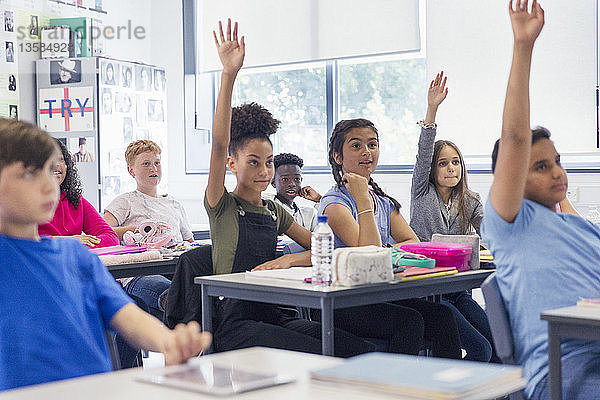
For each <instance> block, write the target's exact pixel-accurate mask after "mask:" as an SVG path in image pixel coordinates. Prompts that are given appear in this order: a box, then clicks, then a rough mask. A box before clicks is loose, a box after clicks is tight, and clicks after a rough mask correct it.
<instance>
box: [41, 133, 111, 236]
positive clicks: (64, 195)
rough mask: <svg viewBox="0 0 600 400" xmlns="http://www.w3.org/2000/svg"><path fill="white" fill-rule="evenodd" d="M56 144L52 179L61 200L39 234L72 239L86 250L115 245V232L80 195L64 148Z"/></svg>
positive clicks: (58, 143) (79, 189)
mask: <svg viewBox="0 0 600 400" xmlns="http://www.w3.org/2000/svg"><path fill="white" fill-rule="evenodd" d="M56 143H57V145H58V146H59V147H60V153H61V154H60V155H59V158H58V162H57V163H56V167H55V170H54V176H55V177H56V180H57V182H58V185H59V186H60V199H59V201H58V207H56V211H55V212H54V217H53V218H52V220H51V221H48V222H46V223H44V224H41V225H40V226H39V227H38V233H39V234H40V235H42V236H69V237H73V238H75V239H77V240H79V241H80V242H81V243H83V244H85V245H86V246H89V247H106V246H114V245H118V244H119V238H118V237H117V234H116V233H115V231H114V230H113V229H112V228H111V227H110V225H108V224H107V223H106V221H105V220H104V218H102V217H101V216H100V214H98V211H96V209H95V208H94V206H92V205H91V204H90V203H89V202H88V201H87V200H86V199H84V198H83V196H82V195H81V191H82V190H81V181H80V180H79V176H78V174H77V168H75V165H74V164H73V159H72V158H71V154H70V153H69V150H68V149H67V146H65V145H64V143H62V142H61V141H60V140H56Z"/></svg>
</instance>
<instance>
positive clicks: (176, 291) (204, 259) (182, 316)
mask: <svg viewBox="0 0 600 400" xmlns="http://www.w3.org/2000/svg"><path fill="white" fill-rule="evenodd" d="M212 274H213V265H212V246H202V247H198V248H197V249H193V250H190V251H187V252H185V253H183V254H182V255H181V256H180V257H179V260H178V261H177V266H176V267H175V274H174V275H173V280H172V281H171V287H170V288H169V295H168V296H167V306H166V307H165V318H164V322H165V325H167V326H168V327H169V328H171V329H173V328H175V325H177V324H178V323H184V324H185V323H188V322H190V321H197V322H198V323H199V324H202V300H201V298H202V295H201V292H200V286H198V285H196V284H194V278H195V277H196V276H206V275H212Z"/></svg>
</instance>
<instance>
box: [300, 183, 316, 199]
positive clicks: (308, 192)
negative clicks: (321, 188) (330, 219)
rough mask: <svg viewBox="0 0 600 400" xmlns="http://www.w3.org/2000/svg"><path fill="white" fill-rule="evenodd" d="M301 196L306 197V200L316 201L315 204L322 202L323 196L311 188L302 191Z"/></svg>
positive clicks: (304, 188) (307, 187)
mask: <svg viewBox="0 0 600 400" xmlns="http://www.w3.org/2000/svg"><path fill="white" fill-rule="evenodd" d="M300 196H302V197H304V198H305V199H306V200H310V201H314V202H315V203H318V202H319V201H321V195H320V194H319V193H318V192H317V191H316V190H315V189H313V188H312V187H310V186H305V187H303V188H302V189H300Z"/></svg>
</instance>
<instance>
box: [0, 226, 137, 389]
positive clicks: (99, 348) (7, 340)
mask: <svg viewBox="0 0 600 400" xmlns="http://www.w3.org/2000/svg"><path fill="white" fill-rule="evenodd" d="M0 260H1V261H0V313H1V314H0V315H1V316H0V338H1V341H0V391H2V390H6V389H11V388H15V387H19V386H26V385H32V384H37V383H43V382H50V381H55V380H59V379H66V378H73V377H77V376H83V375H90V374H95V373H99V372H107V371H111V370H112V364H111V360H110V355H109V352H108V345H107V343H106V339H105V335H104V332H105V330H107V329H109V323H110V320H111V319H112V317H113V316H114V315H115V313H116V312H117V311H119V310H120V309H121V308H122V307H123V306H125V305H126V304H127V303H129V302H130V301H131V300H130V299H129V297H128V296H127V295H126V294H125V292H124V291H123V289H121V287H120V286H119V285H118V284H117V283H116V282H115V280H114V278H113V277H112V276H111V275H110V273H109V272H108V270H107V269H106V267H105V266H104V265H103V264H102V262H101V261H100V259H98V257H97V256H95V255H94V254H92V253H90V252H89V251H88V250H87V249H86V248H85V247H84V246H83V245H82V244H80V243H79V242H77V241H76V240H73V239H42V240H41V241H40V242H36V241H34V240H26V239H17V238H13V237H8V236H4V235H0Z"/></svg>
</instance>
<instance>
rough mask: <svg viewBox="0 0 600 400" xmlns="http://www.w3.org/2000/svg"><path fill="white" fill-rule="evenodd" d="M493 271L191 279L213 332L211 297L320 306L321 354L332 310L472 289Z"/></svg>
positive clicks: (329, 341) (329, 339)
mask: <svg viewBox="0 0 600 400" xmlns="http://www.w3.org/2000/svg"><path fill="white" fill-rule="evenodd" d="M493 272H494V271H493V270H476V271H466V272H461V273H458V274H455V275H449V276H441V277H437V278H427V279H420V280H416V281H406V282H400V281H396V282H386V283H377V284H371V285H362V286H356V287H351V288H345V287H330V286H327V287H313V286H311V285H310V284H307V283H304V282H300V281H292V280H284V279H272V278H257V277H252V276H250V277H249V276H247V274H246V273H245V272H241V273H236V274H225V275H214V276H202V277H196V278H195V279H194V282H195V283H196V284H199V285H201V291H202V327H203V329H204V330H206V331H209V332H212V331H213V330H212V313H213V303H212V301H211V299H210V297H216V296H224V297H228V298H234V299H240V300H250V301H260V302H263V303H272V304H290V305H294V306H297V307H309V308H319V309H321V335H322V336H321V338H322V344H323V354H324V355H333V312H334V309H336V308H345V307H354V306H362V305H368V304H377V303H383V302H386V301H394V300H403V299H411V298H415V297H425V296H430V295H437V294H444V293H453V292H459V291H461V290H468V289H473V288H476V287H479V285H481V283H482V282H483V281H484V280H485V278H487V277H488V276H489V275H491V274H492V273H493Z"/></svg>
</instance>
